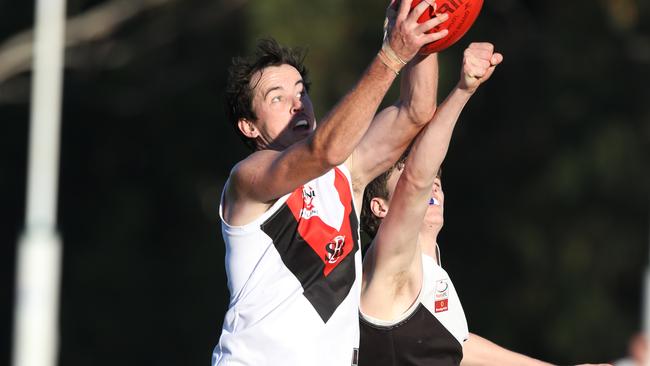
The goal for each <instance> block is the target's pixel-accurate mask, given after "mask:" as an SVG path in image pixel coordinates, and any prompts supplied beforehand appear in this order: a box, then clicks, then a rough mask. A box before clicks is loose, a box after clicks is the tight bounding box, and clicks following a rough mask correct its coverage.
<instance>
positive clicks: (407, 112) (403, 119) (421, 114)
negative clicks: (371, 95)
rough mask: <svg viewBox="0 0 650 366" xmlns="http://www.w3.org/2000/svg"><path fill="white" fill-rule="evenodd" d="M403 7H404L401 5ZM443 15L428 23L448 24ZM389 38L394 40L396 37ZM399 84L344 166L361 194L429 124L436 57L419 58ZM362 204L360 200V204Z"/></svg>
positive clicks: (442, 34)
mask: <svg viewBox="0 0 650 366" xmlns="http://www.w3.org/2000/svg"><path fill="white" fill-rule="evenodd" d="M402 5H403V4H402ZM386 16H387V23H388V24H392V23H394V22H393V20H392V18H393V17H394V12H393V11H392V7H391V6H389V7H388V9H387V13H386ZM448 17H449V16H448V15H447V14H446V13H443V14H440V15H439V16H438V17H437V18H434V19H432V20H430V22H432V24H440V23H443V22H444V21H446V20H447V18H448ZM391 29H393V27H392V26H391V27H389V32H388V36H389V37H391V38H394V37H397V36H398V33H396V32H393V33H390V30H391ZM446 35H447V30H446V29H445V30H443V31H441V32H439V33H437V38H438V39H440V38H443V37H445V36H446ZM402 75H403V76H402V78H401V83H400V98H399V100H398V101H397V102H396V103H395V104H393V105H391V106H389V107H387V108H385V109H383V110H382V111H381V112H379V113H378V114H377V115H376V116H375V118H374V120H373V121H372V124H371V125H370V128H369V129H368V132H367V133H366V135H365V136H364V137H363V139H362V140H361V142H360V143H359V146H358V147H357V149H356V150H355V151H354V152H353V153H352V155H351V156H350V159H349V160H348V163H347V165H348V166H349V167H350V171H351V172H352V176H353V177H354V182H355V190H356V191H357V193H358V194H359V193H360V194H362V193H363V189H364V188H365V186H366V184H367V183H368V182H370V181H372V180H373V179H374V178H375V177H377V176H378V175H379V174H381V173H383V172H384V171H386V169H388V168H389V167H390V166H392V165H393V164H394V163H395V161H397V159H398V158H399V156H400V155H401V154H402V153H403V152H404V150H405V149H406V147H407V146H408V144H409V143H410V142H411V141H412V140H413V138H414V137H415V135H416V134H417V133H418V132H419V131H420V130H421V129H422V127H424V125H425V124H426V123H427V122H429V121H430V120H431V117H432V116H433V114H434V112H435V109H436V104H437V91H438V54H437V53H434V54H431V55H424V56H422V55H418V56H416V57H415V58H413V60H411V62H409V63H408V65H407V66H406V67H405V69H404V72H403V74H402ZM359 201H361V200H359Z"/></svg>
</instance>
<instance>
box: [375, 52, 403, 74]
mask: <svg viewBox="0 0 650 366" xmlns="http://www.w3.org/2000/svg"><path fill="white" fill-rule="evenodd" d="M377 56H379V59H380V60H381V62H382V63H383V64H384V65H385V66H386V67H387V68H389V69H390V70H391V71H392V72H394V73H395V76H397V75H399V71H400V67H395V66H393V65H391V62H390V59H389V58H388V56H386V53H385V52H384V50H380V51H379V53H378V54H377Z"/></svg>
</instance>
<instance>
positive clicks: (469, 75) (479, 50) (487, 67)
mask: <svg viewBox="0 0 650 366" xmlns="http://www.w3.org/2000/svg"><path fill="white" fill-rule="evenodd" d="M501 61H503V55H501V54H500V53H497V52H494V46H493V45H492V44H491V43H487V42H483V43H472V44H470V45H469V47H467V49H466V50H465V53H464V58H463V69H462V71H461V78H460V83H459V87H460V89H464V90H467V91H469V92H471V93H473V92H474V91H476V89H477V88H478V87H479V85H481V84H482V83H484V82H485V81H486V80H487V79H489V78H490V76H492V73H494V70H495V68H496V67H497V65H498V64H500V63H501Z"/></svg>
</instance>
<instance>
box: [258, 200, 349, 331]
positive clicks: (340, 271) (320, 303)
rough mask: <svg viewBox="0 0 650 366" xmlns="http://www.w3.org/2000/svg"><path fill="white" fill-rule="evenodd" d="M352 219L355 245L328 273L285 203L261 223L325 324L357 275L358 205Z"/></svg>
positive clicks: (343, 298) (345, 295)
mask: <svg viewBox="0 0 650 366" xmlns="http://www.w3.org/2000/svg"><path fill="white" fill-rule="evenodd" d="M348 219H349V220H350V227H351V228H352V230H351V231H352V238H353V241H352V244H353V245H354V247H353V249H352V251H351V252H350V253H349V254H348V255H347V256H346V257H345V258H344V259H343V260H342V261H341V262H340V263H338V265H337V266H336V268H334V269H333V270H332V272H330V274H329V275H328V276H325V274H324V269H325V264H324V263H323V260H322V259H321V258H320V257H319V256H318V254H317V253H316V252H315V251H314V250H313V249H312V248H311V246H309V244H308V243H307V242H306V241H305V240H304V239H303V238H302V236H301V235H300V233H299V232H298V221H296V219H295V217H294V216H293V214H292V213H291V210H290V209H289V206H287V205H286V204H284V205H283V206H282V207H281V208H280V209H279V210H278V211H277V212H276V213H275V214H274V215H273V216H271V217H270V218H269V219H268V220H266V221H265V222H264V223H263V224H262V225H261V228H262V231H264V232H265V233H266V235H268V236H269V237H270V238H271V239H272V240H273V244H274V245H275V248H276V249H277V251H278V253H280V257H281V258H282V262H284V265H285V266H287V268H288V269H289V270H290V271H291V272H292V273H293V274H294V276H296V278H297V279H298V280H299V281H300V284H301V285H302V288H303V290H304V291H303V295H304V296H305V297H306V298H307V300H309V302H310V303H311V304H312V306H313V307H314V309H315V310H316V312H317V313H318V315H319V316H320V317H321V319H323V322H325V323H327V321H328V320H329V319H330V318H331V317H332V314H334V311H336V309H337V308H338V306H339V305H340V304H341V302H343V300H345V298H346V297H347V295H348V293H349V292H350V289H351V288H352V285H353V284H354V281H355V278H356V272H355V262H354V256H355V253H356V252H357V250H358V249H359V244H358V242H359V237H358V233H357V230H358V227H359V223H358V221H357V215H356V213H355V211H354V206H352V211H351V212H350V215H349V217H348ZM326 244H327V243H323V245H326Z"/></svg>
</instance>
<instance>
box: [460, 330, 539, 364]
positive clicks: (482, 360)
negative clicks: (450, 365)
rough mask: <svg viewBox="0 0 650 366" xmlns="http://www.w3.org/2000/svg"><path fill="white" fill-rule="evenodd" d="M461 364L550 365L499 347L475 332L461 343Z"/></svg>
mask: <svg viewBox="0 0 650 366" xmlns="http://www.w3.org/2000/svg"><path fill="white" fill-rule="evenodd" d="M460 364H461V366H552V364H550V363H547V362H543V361H540V360H536V359H534V358H531V357H528V356H526V355H523V354H521V353H516V352H512V351H510V350H507V349H505V348H503V347H500V346H498V345H496V344H494V343H492V342H490V341H488V340H487V339H485V338H482V337H479V336H478V335H476V334H470V336H469V340H467V341H466V342H465V343H464V344H463V360H462V361H461V363H460Z"/></svg>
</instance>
